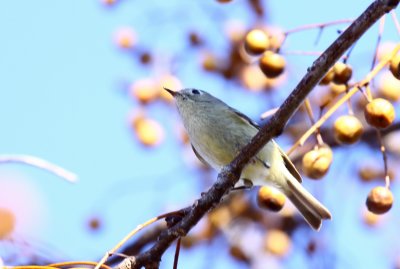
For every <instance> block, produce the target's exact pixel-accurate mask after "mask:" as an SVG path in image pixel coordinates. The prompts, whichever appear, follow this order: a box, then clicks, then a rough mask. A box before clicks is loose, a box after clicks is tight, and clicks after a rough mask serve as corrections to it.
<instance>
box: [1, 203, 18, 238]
mask: <svg viewBox="0 0 400 269" xmlns="http://www.w3.org/2000/svg"><path fill="white" fill-rule="evenodd" d="M0 220H1V221H0V240H2V239H5V238H7V237H9V236H10V235H11V233H12V232H13V231H14V228H15V216H14V214H13V213H12V212H11V211H10V210H9V209H6V208H0Z"/></svg>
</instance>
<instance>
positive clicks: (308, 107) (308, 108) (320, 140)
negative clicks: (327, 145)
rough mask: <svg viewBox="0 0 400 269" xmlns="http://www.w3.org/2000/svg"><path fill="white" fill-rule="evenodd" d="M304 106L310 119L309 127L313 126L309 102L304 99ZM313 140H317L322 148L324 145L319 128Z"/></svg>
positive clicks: (313, 121)
mask: <svg viewBox="0 0 400 269" xmlns="http://www.w3.org/2000/svg"><path fill="white" fill-rule="evenodd" d="M304 106H305V107H306V111H307V115H308V117H309V118H310V121H311V125H314V124H315V118H314V114H313V111H312V108H311V104H310V100H309V99H308V98H306V100H305V101H304ZM315 138H316V139H317V142H318V145H319V146H322V145H323V144H324V140H323V139H322V136H321V132H320V131H319V128H317V129H316V130H315Z"/></svg>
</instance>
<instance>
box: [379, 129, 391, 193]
mask: <svg viewBox="0 0 400 269" xmlns="http://www.w3.org/2000/svg"><path fill="white" fill-rule="evenodd" d="M376 134H377V136H378V141H379V144H380V150H381V153H382V159H383V169H384V172H385V185H386V188H387V189H389V187H390V176H389V169H388V161H387V154H386V148H385V145H384V143H383V139H382V133H381V130H379V129H376Z"/></svg>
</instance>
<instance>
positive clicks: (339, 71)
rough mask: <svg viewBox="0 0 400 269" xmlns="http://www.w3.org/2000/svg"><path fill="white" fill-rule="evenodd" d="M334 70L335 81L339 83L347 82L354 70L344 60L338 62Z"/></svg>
mask: <svg viewBox="0 0 400 269" xmlns="http://www.w3.org/2000/svg"><path fill="white" fill-rule="evenodd" d="M333 72H334V76H333V81H334V82H335V83H337V84H345V83H347V82H348V81H349V80H350V78H351V76H352V74H353V70H352V69H351V67H350V66H349V65H347V64H345V63H342V62H337V63H336V64H335V65H334V66H333Z"/></svg>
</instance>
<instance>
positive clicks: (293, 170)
mask: <svg viewBox="0 0 400 269" xmlns="http://www.w3.org/2000/svg"><path fill="white" fill-rule="evenodd" d="M229 109H230V110H231V111H232V112H234V113H235V114H237V115H238V116H239V117H240V118H241V119H242V120H244V121H246V122H247V123H249V124H250V125H252V126H254V127H255V128H257V129H258V130H259V129H260V126H259V125H258V124H257V123H256V122H255V121H253V120H252V119H250V118H249V117H247V116H246V115H245V114H243V113H242V112H240V111H238V110H236V109H234V108H232V107H229ZM272 141H273V140H272ZM273 143H275V146H276V147H277V148H278V150H279V152H280V154H281V156H282V159H283V161H284V163H285V166H286V168H287V170H288V171H289V172H290V173H291V174H292V175H293V177H294V178H296V179H297V181H298V182H300V183H301V182H302V181H303V179H302V178H301V175H300V173H299V171H297V169H296V167H295V166H294V164H293V163H292V161H291V160H290V159H289V157H288V156H287V155H286V153H285V152H284V151H283V150H282V149H281V148H280V147H279V145H278V144H276V142H275V141H273Z"/></svg>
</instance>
